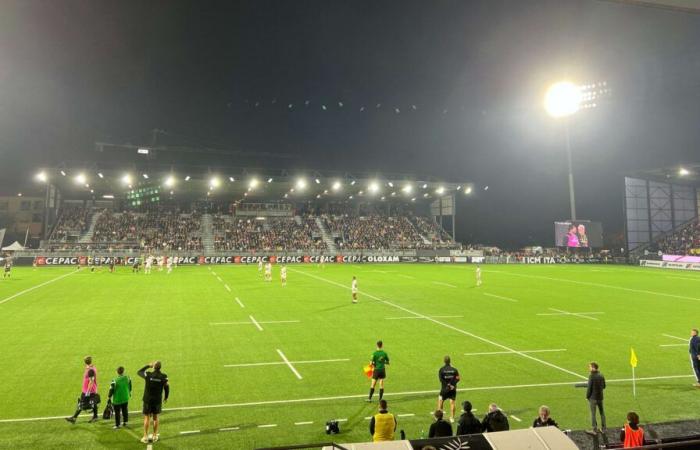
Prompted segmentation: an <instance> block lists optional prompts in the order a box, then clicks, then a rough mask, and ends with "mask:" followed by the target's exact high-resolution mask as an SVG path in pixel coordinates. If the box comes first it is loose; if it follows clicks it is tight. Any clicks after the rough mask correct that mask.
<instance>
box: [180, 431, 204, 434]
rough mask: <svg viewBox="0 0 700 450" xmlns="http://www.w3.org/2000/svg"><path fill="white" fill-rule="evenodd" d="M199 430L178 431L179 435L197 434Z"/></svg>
mask: <svg viewBox="0 0 700 450" xmlns="http://www.w3.org/2000/svg"><path fill="white" fill-rule="evenodd" d="M199 431H200V430H190V431H180V434H197V433H199Z"/></svg>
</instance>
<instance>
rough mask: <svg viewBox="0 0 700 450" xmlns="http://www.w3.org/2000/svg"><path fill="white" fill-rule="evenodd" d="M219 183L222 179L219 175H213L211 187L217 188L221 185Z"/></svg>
mask: <svg viewBox="0 0 700 450" xmlns="http://www.w3.org/2000/svg"><path fill="white" fill-rule="evenodd" d="M219 185H221V180H219V178H218V177H211V179H210V180H209V187H211V188H215V187H219Z"/></svg>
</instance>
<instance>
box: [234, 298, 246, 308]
mask: <svg viewBox="0 0 700 450" xmlns="http://www.w3.org/2000/svg"><path fill="white" fill-rule="evenodd" d="M236 303H238V306H240V307H241V308H245V305H244V304H243V302H242V301H241V299H240V298H238V297H236Z"/></svg>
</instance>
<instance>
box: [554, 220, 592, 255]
mask: <svg viewBox="0 0 700 450" xmlns="http://www.w3.org/2000/svg"><path fill="white" fill-rule="evenodd" d="M554 245H556V246H557V247H569V248H600V247H602V246H603V225H602V224H601V223H600V222H591V221H590V220H574V221H571V220H567V221H565V222H554Z"/></svg>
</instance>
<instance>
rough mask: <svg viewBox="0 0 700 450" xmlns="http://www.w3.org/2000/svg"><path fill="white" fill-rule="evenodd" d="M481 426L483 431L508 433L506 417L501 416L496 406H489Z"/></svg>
mask: <svg viewBox="0 0 700 450" xmlns="http://www.w3.org/2000/svg"><path fill="white" fill-rule="evenodd" d="M481 425H482V426H483V427H484V431H485V432H487V433H491V432H494V431H508V430H509V429H510V425H509V424H508V417H506V415H505V414H503V411H501V410H500V408H499V407H498V405H496V404H495V403H491V404H490V405H489V412H488V414H486V415H485V416H484V420H482V421H481Z"/></svg>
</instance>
